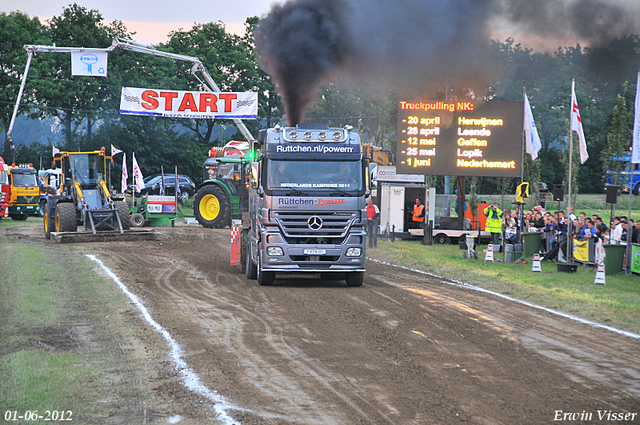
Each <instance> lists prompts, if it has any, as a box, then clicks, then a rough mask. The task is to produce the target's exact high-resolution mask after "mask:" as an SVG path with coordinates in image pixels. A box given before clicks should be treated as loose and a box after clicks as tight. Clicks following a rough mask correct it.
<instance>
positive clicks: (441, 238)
mask: <svg viewBox="0 0 640 425" xmlns="http://www.w3.org/2000/svg"><path fill="white" fill-rule="evenodd" d="M433 241H434V242H435V243H437V244H440V245H448V244H450V243H451V239H449V236H447V235H445V234H444V233H439V234H437V235H435V236H434V238H433Z"/></svg>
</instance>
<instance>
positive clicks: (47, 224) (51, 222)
mask: <svg viewBox="0 0 640 425" xmlns="http://www.w3.org/2000/svg"><path fill="white" fill-rule="evenodd" d="M42 212H43V213H44V217H43V218H44V219H43V223H44V237H45V238H47V239H50V238H51V232H53V229H55V226H56V220H55V217H51V216H49V205H47V204H46V203H45V204H44V208H43V209H42Z"/></svg>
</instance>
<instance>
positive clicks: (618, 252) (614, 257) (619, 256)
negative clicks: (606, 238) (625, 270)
mask: <svg viewBox="0 0 640 425" xmlns="http://www.w3.org/2000/svg"><path fill="white" fill-rule="evenodd" d="M602 246H603V247H604V251H605V253H606V256H605V257H604V274H605V275H607V276H608V275H610V274H617V273H620V272H622V263H623V262H624V254H625V251H626V250H627V246H626V245H618V244H609V243H605V244H602Z"/></svg>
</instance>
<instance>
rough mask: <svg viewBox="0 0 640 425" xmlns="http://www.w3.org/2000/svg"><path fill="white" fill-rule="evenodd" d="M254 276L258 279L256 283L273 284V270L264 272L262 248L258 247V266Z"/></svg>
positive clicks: (261, 284)
mask: <svg viewBox="0 0 640 425" xmlns="http://www.w3.org/2000/svg"><path fill="white" fill-rule="evenodd" d="M256 278H257V279H258V285H260V286H269V285H273V281H274V280H275V278H276V273H275V272H265V271H263V270H262V250H260V248H258V267H257V271H256Z"/></svg>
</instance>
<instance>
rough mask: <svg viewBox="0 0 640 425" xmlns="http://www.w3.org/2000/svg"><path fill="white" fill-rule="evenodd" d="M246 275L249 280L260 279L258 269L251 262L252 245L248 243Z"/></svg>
mask: <svg viewBox="0 0 640 425" xmlns="http://www.w3.org/2000/svg"><path fill="white" fill-rule="evenodd" d="M245 257H246V262H245V270H244V272H245V274H246V275H247V279H251V280H255V279H256V278H257V277H258V267H257V266H256V264H255V263H254V262H253V261H252V260H251V243H247V254H246V255H245Z"/></svg>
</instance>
